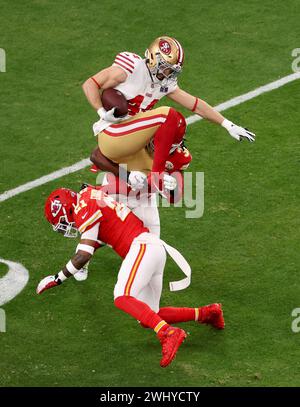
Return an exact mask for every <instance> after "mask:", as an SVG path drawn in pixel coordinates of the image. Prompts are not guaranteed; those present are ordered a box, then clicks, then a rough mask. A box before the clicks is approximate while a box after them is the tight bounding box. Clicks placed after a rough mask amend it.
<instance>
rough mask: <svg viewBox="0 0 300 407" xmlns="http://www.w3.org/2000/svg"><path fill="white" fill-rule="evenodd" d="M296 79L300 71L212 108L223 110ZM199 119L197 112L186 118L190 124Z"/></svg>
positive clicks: (200, 118) (298, 77)
mask: <svg viewBox="0 0 300 407" xmlns="http://www.w3.org/2000/svg"><path fill="white" fill-rule="evenodd" d="M297 79H300V72H296V73H292V74H291V75H288V76H284V77H283V78H281V79H278V80H277V81H274V82H271V83H268V84H267V85H264V86H260V87H259V88H256V89H254V90H252V91H251V92H248V93H244V94H243V95H240V96H237V97H235V98H233V99H229V100H227V102H224V103H221V104H219V105H217V106H215V107H214V109H216V110H217V111H218V112H223V111H224V110H226V109H230V108H231V107H234V106H237V105H240V104H241V103H244V102H247V101H248V100H251V99H254V98H256V97H257V96H259V95H262V94H263V93H267V92H270V91H271V90H274V89H278V88H281V86H284V85H286V84H287V83H290V82H293V81H295V80H297ZM199 120H202V117H200V116H198V115H197V114H194V115H193V116H190V117H188V118H187V123H188V124H192V123H195V122H198V121H199Z"/></svg>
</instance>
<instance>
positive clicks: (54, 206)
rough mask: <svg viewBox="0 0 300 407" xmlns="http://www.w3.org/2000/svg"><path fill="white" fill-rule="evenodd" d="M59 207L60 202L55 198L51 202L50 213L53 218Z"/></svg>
mask: <svg viewBox="0 0 300 407" xmlns="http://www.w3.org/2000/svg"><path fill="white" fill-rule="evenodd" d="M61 208H62V204H61V202H60V201H59V200H58V199H55V200H54V201H52V202H51V213H52V216H53V217H54V218H55V217H56V216H57V214H58V213H59V211H60V210H61Z"/></svg>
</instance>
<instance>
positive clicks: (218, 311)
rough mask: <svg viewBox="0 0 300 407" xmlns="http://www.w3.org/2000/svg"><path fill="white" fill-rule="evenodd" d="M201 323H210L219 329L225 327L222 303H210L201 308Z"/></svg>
mask: <svg viewBox="0 0 300 407" xmlns="http://www.w3.org/2000/svg"><path fill="white" fill-rule="evenodd" d="M198 321H199V322H200V323H201V324H209V325H211V326H213V327H214V328H217V329H224V328H225V321H224V317H223V310H222V304H216V303H215V304H210V305H205V306H204V307H200V308H199V319H198Z"/></svg>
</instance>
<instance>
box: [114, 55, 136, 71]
mask: <svg viewBox="0 0 300 407" xmlns="http://www.w3.org/2000/svg"><path fill="white" fill-rule="evenodd" d="M116 58H121V59H123V60H125V61H124V62H127V63H128V65H131V67H132V68H134V61H132V59H130V58H128V57H127V56H126V55H124V54H118V55H117V56H116Z"/></svg>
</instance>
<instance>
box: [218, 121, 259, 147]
mask: <svg viewBox="0 0 300 407" xmlns="http://www.w3.org/2000/svg"><path fill="white" fill-rule="evenodd" d="M222 126H223V127H224V128H225V129H226V130H227V131H228V133H229V134H230V135H231V137H233V138H234V139H235V140H237V141H242V140H248V141H250V143H252V142H253V141H255V134H254V133H252V132H251V131H249V130H248V129H244V127H241V126H237V125H236V124H234V123H232V122H231V121H229V120H227V119H224V120H223V122H222Z"/></svg>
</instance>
